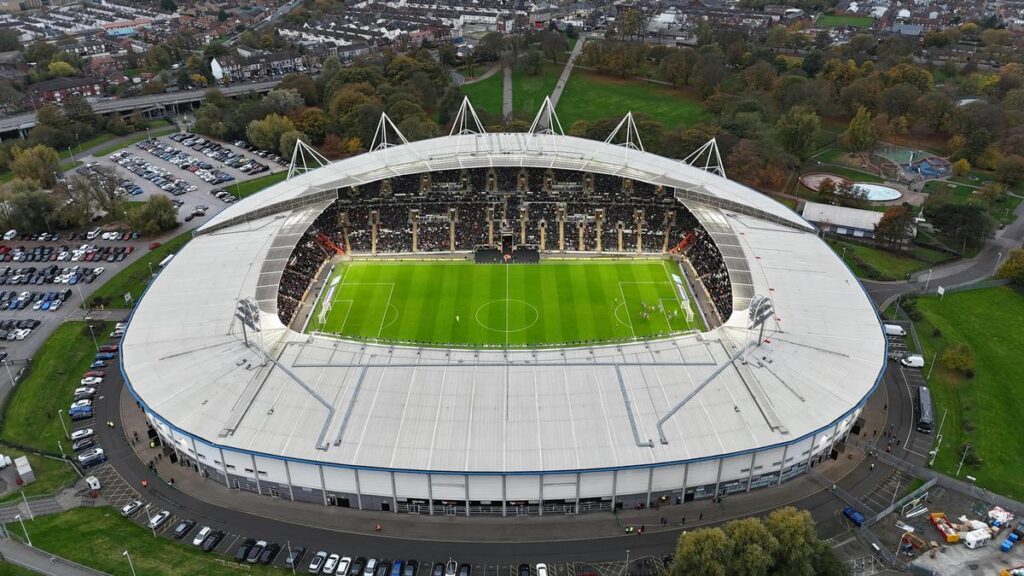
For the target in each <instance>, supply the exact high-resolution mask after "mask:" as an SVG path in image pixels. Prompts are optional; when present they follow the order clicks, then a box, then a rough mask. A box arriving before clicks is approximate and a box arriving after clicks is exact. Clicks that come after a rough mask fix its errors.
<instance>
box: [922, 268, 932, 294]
mask: <svg viewBox="0 0 1024 576" xmlns="http://www.w3.org/2000/svg"><path fill="white" fill-rule="evenodd" d="M931 282H932V269H931V268H929V269H928V279H927V280H925V281H924V293H925V294H927V293H928V285H929V284H931Z"/></svg>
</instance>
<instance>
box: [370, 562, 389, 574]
mask: <svg viewBox="0 0 1024 576" xmlns="http://www.w3.org/2000/svg"><path fill="white" fill-rule="evenodd" d="M390 575H391V562H390V561H389V560H381V561H380V562H377V571H376V572H374V576H390Z"/></svg>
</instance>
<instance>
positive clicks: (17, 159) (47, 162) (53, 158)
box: [10, 144, 61, 187]
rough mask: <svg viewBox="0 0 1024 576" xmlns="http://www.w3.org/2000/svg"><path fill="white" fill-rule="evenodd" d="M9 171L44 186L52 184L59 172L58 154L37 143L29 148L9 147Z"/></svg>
mask: <svg viewBox="0 0 1024 576" xmlns="http://www.w3.org/2000/svg"><path fill="white" fill-rule="evenodd" d="M10 168H11V172H13V173H14V175H15V176H17V177H18V178H21V179H22V180H34V181H36V182H38V183H39V184H41V185H42V186H44V187H50V186H53V184H54V183H55V182H56V181H57V173H58V172H60V171H61V170H60V154H58V153H57V151H56V150H54V149H53V148H50V147H49V146H45V145H43V144H37V145H35V146H32V147H31V148H25V149H21V148H17V147H15V148H13V149H11V162H10Z"/></svg>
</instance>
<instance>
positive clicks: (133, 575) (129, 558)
mask: <svg viewBox="0 0 1024 576" xmlns="http://www.w3.org/2000/svg"><path fill="white" fill-rule="evenodd" d="M122 556H124V557H125V558H127V559H128V567H129V568H131V569H132V576H135V565H134V564H132V556H131V554H129V553H128V551H127V550H125V551H124V552H123V553H122Z"/></svg>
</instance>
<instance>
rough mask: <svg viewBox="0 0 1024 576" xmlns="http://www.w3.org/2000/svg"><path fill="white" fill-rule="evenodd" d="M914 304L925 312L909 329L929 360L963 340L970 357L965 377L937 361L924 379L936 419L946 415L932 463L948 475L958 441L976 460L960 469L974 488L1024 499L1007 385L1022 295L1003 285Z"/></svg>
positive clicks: (1023, 401) (1020, 336) (1023, 454)
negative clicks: (972, 365) (971, 368)
mask: <svg viewBox="0 0 1024 576" xmlns="http://www.w3.org/2000/svg"><path fill="white" fill-rule="evenodd" d="M917 307H918V309H919V310H921V312H922V313H923V316H924V317H923V319H922V320H920V321H918V322H916V323H915V326H916V328H917V333H918V335H919V336H920V338H921V341H922V345H923V346H924V348H925V355H926V356H925V357H926V358H927V359H928V361H929V362H930V361H931V359H932V358H934V357H935V355H936V354H939V355H940V356H941V354H942V350H943V349H944V348H945V347H946V346H947V345H949V344H951V343H954V342H966V343H968V344H969V345H970V346H971V348H972V349H973V350H974V354H975V358H976V368H975V370H974V373H975V376H974V378H972V379H966V378H964V377H963V376H961V375H960V374H958V373H955V372H952V371H950V370H947V369H946V368H945V367H944V366H943V365H942V364H941V363H940V364H939V366H937V367H936V368H935V370H934V372H932V375H931V379H930V380H929V385H930V386H931V389H932V398H933V399H934V402H935V409H936V410H935V415H936V419H940V418H942V416H943V414H945V417H946V421H945V424H944V425H943V428H942V435H943V441H942V449H941V450H940V451H939V454H938V457H937V458H936V460H935V468H936V469H938V470H940V471H942V472H946V473H948V474H954V473H955V472H956V467H957V465H958V464H959V462H960V458H961V456H962V449H961V446H962V445H963V444H964V443H965V442H966V443H970V445H971V446H972V447H973V449H974V450H975V451H976V453H977V455H978V457H980V458H981V461H982V462H981V464H980V466H977V467H968V466H965V467H964V470H963V471H962V472H961V474H960V477H961V478H963V477H964V476H965V475H967V474H969V475H971V476H974V477H975V478H977V483H978V485H979V486H983V487H985V488H988V489H989V490H992V491H994V492H998V493H999V494H1003V495H1005V496H1009V497H1011V498H1017V499H1020V498H1024V477H1022V476H1021V474H1020V463H1021V461H1022V460H1024V445H1022V444H1021V442H1020V438H1019V434H1018V433H1017V428H1016V423H1017V422H1019V421H1020V415H1021V414H1024V396H1022V395H1020V394H1017V393H1016V390H1015V389H1014V387H1013V385H1012V383H1014V382H1019V381H1020V352H1021V350H1024V331H1022V330H1021V329H1020V319H1021V318H1024V294H1021V293H1020V292H1018V291H1015V290H1014V289H1012V288H1009V287H998V288H986V289H983V290H972V291H968V292H958V293H954V294H946V295H945V297H943V298H942V299H939V298H937V297H931V298H920V299H918V300H917ZM936 329H938V330H939V332H940V334H939V335H936V332H935V330H936Z"/></svg>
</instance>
